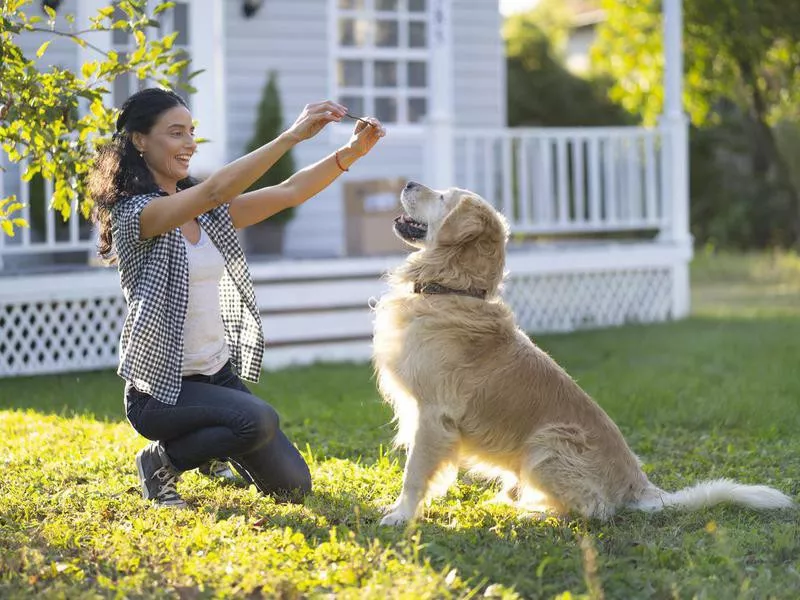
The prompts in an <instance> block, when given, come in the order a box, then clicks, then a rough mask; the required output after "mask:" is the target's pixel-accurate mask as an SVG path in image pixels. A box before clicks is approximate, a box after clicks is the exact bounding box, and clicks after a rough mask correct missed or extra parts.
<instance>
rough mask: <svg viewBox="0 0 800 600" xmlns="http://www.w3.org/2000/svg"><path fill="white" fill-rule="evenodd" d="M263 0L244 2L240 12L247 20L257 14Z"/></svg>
mask: <svg viewBox="0 0 800 600" xmlns="http://www.w3.org/2000/svg"><path fill="white" fill-rule="evenodd" d="M262 4H264V0H244V2H243V4H242V12H244V16H245V17H247V18H248V19H249V18H250V17H252V16H253V15H254V14H256V13H257V12H258V9H260V8H261V5H262Z"/></svg>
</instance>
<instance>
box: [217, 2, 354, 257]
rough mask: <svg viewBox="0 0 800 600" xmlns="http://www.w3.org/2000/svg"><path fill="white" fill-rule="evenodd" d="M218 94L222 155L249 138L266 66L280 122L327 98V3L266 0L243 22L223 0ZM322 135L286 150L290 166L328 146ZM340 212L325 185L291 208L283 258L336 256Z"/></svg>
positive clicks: (236, 152)
mask: <svg viewBox="0 0 800 600" xmlns="http://www.w3.org/2000/svg"><path fill="white" fill-rule="evenodd" d="M225 5H226V15H225V18H226V39H225V43H226V48H225V55H226V73H225V76H226V83H225V86H226V93H227V119H228V154H229V156H228V158H229V159H233V158H236V157H238V156H240V155H241V154H242V153H243V152H244V149H245V148H246V146H247V143H248V141H249V140H250V136H251V135H252V131H253V126H254V124H255V120H256V109H257V107H258V103H259V101H260V99H261V91H262V88H263V86H264V83H265V82H266V80H267V76H268V73H269V71H270V70H275V71H276V72H277V74H278V87H279V90H280V93H281V102H282V105H283V117H284V120H285V122H286V126H287V127H288V126H289V125H290V124H291V123H292V122H293V121H294V119H295V118H296V117H297V115H298V114H299V113H300V111H302V109H303V107H304V106H305V105H306V104H308V103H309V102H315V101H319V100H324V99H326V98H328V95H329V84H328V71H329V68H328V60H329V56H328V55H329V52H328V48H329V46H328V2H327V0H304V1H303V2H297V1H296V0H270V1H269V2H264V3H263V5H262V7H261V9H260V10H259V11H258V12H257V13H256V14H255V15H254V16H253V17H251V18H249V19H247V18H245V17H244V15H243V14H242V12H241V6H240V3H239V2H226V3H225ZM332 147H333V146H331V142H330V141H329V137H328V136H327V135H326V133H325V132H323V133H321V134H320V135H318V136H317V137H316V138H314V139H312V140H309V141H306V142H304V143H302V144H300V145H298V146H297V147H296V148H295V149H294V150H293V155H294V159H295V163H296V165H297V167H298V168H302V167H304V166H306V165H309V164H311V163H313V162H315V161H317V160H319V159H320V158H322V157H323V156H325V155H326V154H327V153H328V152H329V151H330V149H331V148H332ZM342 231H343V228H342V209H341V202H340V201H339V194H338V192H337V190H336V188H334V187H333V186H332V187H331V188H329V189H328V190H326V191H325V192H323V193H321V194H320V195H319V196H317V197H316V198H312V199H311V200H310V201H309V202H308V203H307V204H305V205H303V206H301V207H299V209H298V210H297V211H296V212H295V218H294V219H293V220H292V222H291V225H290V228H289V229H288V230H287V241H286V252H287V254H290V255H336V254H338V253H339V249H340V246H341V243H342V242H341V239H342Z"/></svg>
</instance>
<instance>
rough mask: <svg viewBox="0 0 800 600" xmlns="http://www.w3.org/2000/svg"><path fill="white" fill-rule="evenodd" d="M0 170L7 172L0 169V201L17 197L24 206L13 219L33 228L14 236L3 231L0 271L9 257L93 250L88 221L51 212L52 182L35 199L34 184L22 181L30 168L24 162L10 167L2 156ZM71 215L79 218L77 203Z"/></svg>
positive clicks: (48, 182) (47, 182) (45, 182)
mask: <svg viewBox="0 0 800 600" xmlns="http://www.w3.org/2000/svg"><path fill="white" fill-rule="evenodd" d="M0 167H4V168H6V169H7V171H5V172H4V171H3V170H2V169H0V198H3V197H5V196H6V195H8V194H15V195H16V196H17V200H18V201H20V202H22V203H23V204H24V207H23V208H22V209H21V211H19V212H18V213H15V214H14V216H15V217H22V218H24V219H25V220H26V221H27V222H28V223H29V225H30V227H20V228H15V235H14V237H9V236H7V235H5V234H4V233H2V232H0V271H2V270H3V267H4V258H6V257H9V256H14V255H30V256H33V257H35V256H37V255H44V254H52V253H68V252H82V251H90V250H92V249H93V248H94V246H95V240H94V236H93V234H92V230H91V227H90V226H89V224H88V223H86V221H85V220H83V219H79V218H70V219H68V220H67V221H66V222H65V221H64V220H63V218H62V217H61V215H60V214H59V213H56V212H55V211H53V210H51V209H50V207H49V204H50V202H49V199H50V197H51V196H52V194H53V182H52V181H51V180H47V179H45V180H43V181H42V187H43V189H42V190H41V192H42V193H41V197H40V198H34V197H32V196H33V195H34V194H33V192H34V190H35V187H34V185H33V183H32V182H26V181H23V180H22V173H24V172H25V169H26V168H27V164H26V163H25V162H22V163H19V164H15V165H9V164H8V160H7V159H6V158H5V157H4V156H3V155H2V153H0ZM40 181H41V180H40ZM37 201H38V203H39V204H38V205H37ZM71 214H72V215H73V216H75V215H79V212H78V202H77V201H73V203H72V206H71Z"/></svg>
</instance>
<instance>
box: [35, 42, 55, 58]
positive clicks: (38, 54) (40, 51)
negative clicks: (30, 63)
mask: <svg viewBox="0 0 800 600" xmlns="http://www.w3.org/2000/svg"><path fill="white" fill-rule="evenodd" d="M51 41H52V40H47V41H46V42H45V43H44V44H42V45H41V46H39V49H38V50H37V51H36V57H37V58H42V55H43V54H44V53H45V51H46V50H47V47H48V46H49V45H50V42H51Z"/></svg>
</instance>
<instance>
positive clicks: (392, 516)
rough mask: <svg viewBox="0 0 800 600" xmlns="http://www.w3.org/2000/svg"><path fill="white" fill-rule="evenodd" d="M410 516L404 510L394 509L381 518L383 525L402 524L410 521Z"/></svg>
mask: <svg viewBox="0 0 800 600" xmlns="http://www.w3.org/2000/svg"><path fill="white" fill-rule="evenodd" d="M408 519H409V517H408V515H407V514H405V513H404V512H402V511H399V510H393V511H392V512H390V513H388V514H387V515H385V516H384V517H383V518H382V519H381V525H389V526H391V525H402V524H404V523H406V522H407V521H408Z"/></svg>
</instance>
